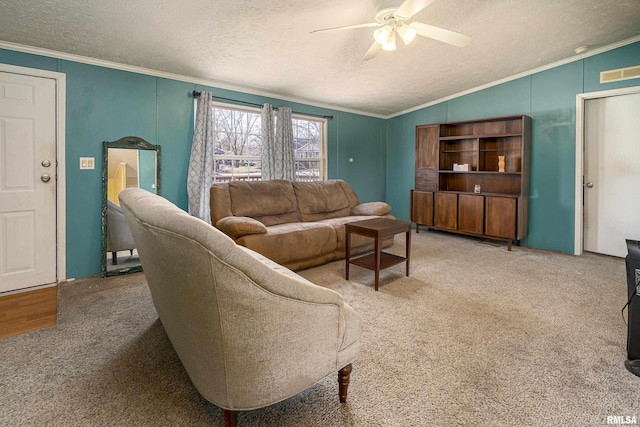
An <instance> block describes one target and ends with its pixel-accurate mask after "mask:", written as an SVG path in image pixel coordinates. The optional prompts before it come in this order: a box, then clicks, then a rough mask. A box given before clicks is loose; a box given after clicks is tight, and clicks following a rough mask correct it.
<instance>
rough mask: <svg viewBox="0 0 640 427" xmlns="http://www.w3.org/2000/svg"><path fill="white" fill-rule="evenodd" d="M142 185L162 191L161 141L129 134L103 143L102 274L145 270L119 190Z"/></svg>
mask: <svg viewBox="0 0 640 427" xmlns="http://www.w3.org/2000/svg"><path fill="white" fill-rule="evenodd" d="M131 187H135V188H142V189H144V190H147V191H150V192H152V193H155V194H158V195H160V145H153V144H150V143H149V142H147V141H145V140H144V139H142V138H138V137H135V136H127V137H124V138H121V139H119V140H117V141H104V142H103V143H102V253H101V259H100V263H101V274H102V277H107V276H116V275H121V274H129V273H135V272H138V271H142V265H141V264H140V258H139V257H138V251H137V249H136V247H135V243H134V242H133V237H132V236H131V232H130V231H129V227H128V225H127V222H126V220H125V218H124V215H123V214H122V210H121V209H120V201H119V199H118V194H120V192H121V191H122V190H124V189H126V188H131Z"/></svg>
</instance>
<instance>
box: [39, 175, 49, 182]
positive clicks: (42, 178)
mask: <svg viewBox="0 0 640 427" xmlns="http://www.w3.org/2000/svg"><path fill="white" fill-rule="evenodd" d="M40 179H41V180H42V181H43V182H49V180H50V179H51V177H50V176H49V174H47V173H45V174H42V176H41V177H40Z"/></svg>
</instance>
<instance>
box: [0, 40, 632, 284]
mask: <svg viewBox="0 0 640 427" xmlns="http://www.w3.org/2000/svg"><path fill="white" fill-rule="evenodd" d="M0 62H1V63H5V64H10V65H18V66H23V67H29V68H37V69H43V70H49V71H59V72H62V73H65V74H66V76H67V105H66V110H67V116H66V147H65V149H66V164H67V169H66V196H67V242H66V243H67V277H68V278H71V277H75V278H82V277H86V276H91V275H96V274H99V271H100V208H101V188H100V185H101V184H100V183H101V171H100V170H99V169H96V170H93V171H87V170H83V171H80V170H79V169H78V168H77V166H76V165H77V164H78V157H95V158H96V164H98V165H99V164H101V161H100V159H101V156H102V151H101V143H102V141H105V140H108V141H113V140H116V139H119V138H121V137H123V136H130V135H132V136H139V137H141V138H144V139H146V140H147V141H149V142H150V143H155V144H160V145H161V146H162V194H163V196H165V197H167V198H168V199H169V200H171V201H172V202H174V203H176V204H177V205H178V206H180V207H181V208H183V209H186V207H187V193H186V176H187V168H188V161H189V153H190V147H191V140H192V138H193V99H192V98H191V96H190V93H191V91H193V90H194V89H195V90H212V91H213V92H214V93H215V95H217V96H223V97H229V98H235V99H238V100H241V101H249V102H255V103H264V102H269V103H271V104H273V105H274V106H276V107H277V106H290V107H292V108H293V110H295V111H299V112H301V113H310V114H321V115H333V116H334V119H333V120H329V122H328V126H327V137H328V141H327V159H328V163H327V169H328V177H329V178H342V179H345V180H347V181H348V182H349V183H351V185H353V187H354V189H355V190H356V192H357V193H358V195H359V196H360V199H361V200H362V201H374V200H386V201H387V202H388V203H389V204H391V206H392V207H393V214H394V215H396V216H397V217H398V218H400V219H409V190H410V189H411V188H412V187H413V180H414V176H413V171H414V162H415V153H414V144H415V127H416V125H419V124H426V123H437V122H446V121H454V120H466V119H477V118H484V117H493V116H502V115H512V114H527V115H530V116H531V117H532V119H533V135H532V138H533V142H532V147H531V152H532V156H531V209H530V225H531V227H530V235H529V237H528V238H527V239H526V240H525V241H524V242H523V243H524V244H525V245H528V246H533V247H539V248H544V249H551V250H556V251H561V252H573V238H574V236H573V224H574V207H573V206H574V200H575V194H574V183H573V180H574V174H575V99H576V94H578V93H583V92H594V91H601V90H609V89H614V88H620V87H630V86H637V85H638V81H637V80H628V81H625V82H618V83H609V84H606V85H600V83H599V73H600V71H603V70H608V69H613V68H621V67H629V66H633V65H638V64H640V43H634V44H631V45H628V46H624V47H621V48H618V49H615V50H612V51H609V52H605V53H602V54H599V55H595V56H592V57H588V58H586V59H583V60H579V61H576V62H572V63H570V64H567V65H563V66H560V67H557V68H554V69H551V70H547V71H544V72H541V73H537V74H534V75H531V76H527V77H523V78H521V79H517V80H514V81H510V82H507V83H504V84H501V85H498V86H494V87H491V88H488V89H485V90H482V91H478V92H475V93H472V94H468V95H466V96H461V97H459V98H455V99H452V100H449V101H446V102H443V103H440V104H437V105H434V106H431V107H428V108H424V109H421V110H418V111H415V112H411V113H408V114H404V115H402V116H399V117H395V118H393V119H389V120H382V119H377V118H372V117H368V116H362V115H357V114H350V113H344V112H339V111H335V110H331V109H326V108H319V107H314V106H310V105H306V104H300V103H291V102H287V101H283V100H279V99H274V98H268V97H262V96H258V95H252V94H246V93H241V92H236V91H230V90H224V89H218V88H215V87H206V86H200V85H195V84H192V83H188V82H182V81H176V80H169V79H163V78H158V77H152V76H146V75H141V74H136V73H130V72H125V71H119V70H113V69H109V68H103V67H97V66H92V65H87V64H81V63H76V62H72V61H66V60H59V59H55V58H49V57H46V56H40V55H32V54H26V53H21V52H14V51H9V50H2V49H0ZM349 158H353V159H354V162H353V163H350V162H349Z"/></svg>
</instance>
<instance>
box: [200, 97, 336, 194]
mask: <svg viewBox="0 0 640 427" xmlns="http://www.w3.org/2000/svg"><path fill="white" fill-rule="evenodd" d="M212 108H213V127H214V138H215V150H214V151H215V152H214V159H215V162H214V164H215V166H214V167H215V170H214V178H213V181H214V182H226V181H238V180H251V181H259V180H260V179H261V176H262V173H261V160H260V157H261V153H262V135H261V129H262V123H261V115H260V110H258V109H254V108H238V107H236V106H230V105H224V104H217V103H216V104H213V105H212ZM292 122H293V123H292V126H293V143H294V147H295V159H296V181H322V180H324V179H325V176H326V172H325V171H326V162H325V146H326V143H325V134H326V132H325V129H326V120H324V119H316V118H312V117H307V116H300V115H293V120H292Z"/></svg>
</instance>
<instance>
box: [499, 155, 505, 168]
mask: <svg viewBox="0 0 640 427" xmlns="http://www.w3.org/2000/svg"><path fill="white" fill-rule="evenodd" d="M504 157H505V156H498V172H504V165H505V162H504Z"/></svg>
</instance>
